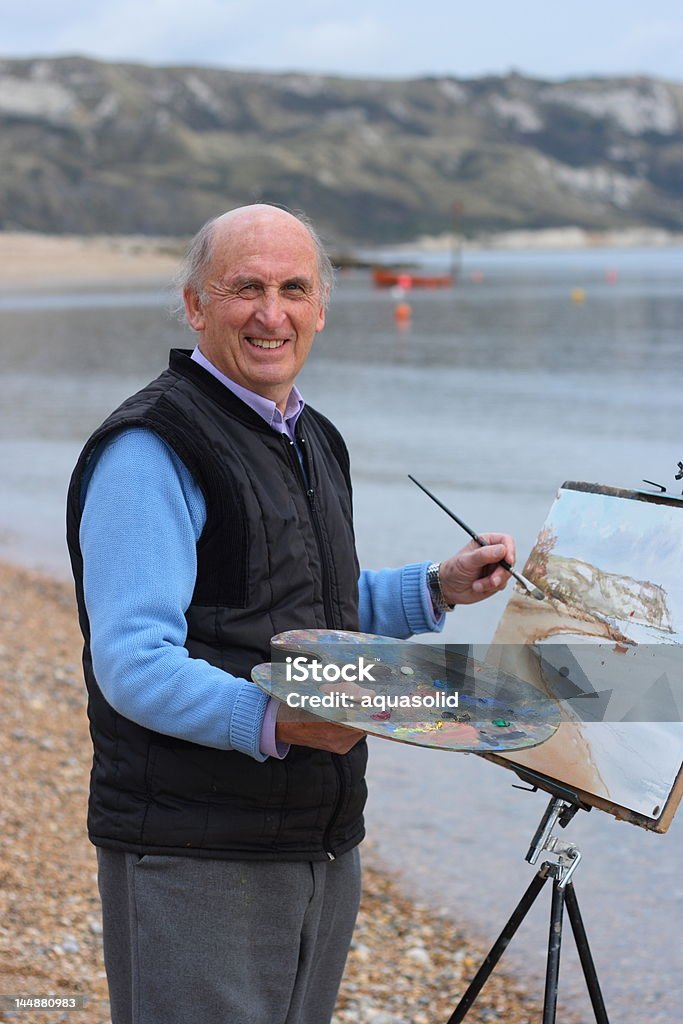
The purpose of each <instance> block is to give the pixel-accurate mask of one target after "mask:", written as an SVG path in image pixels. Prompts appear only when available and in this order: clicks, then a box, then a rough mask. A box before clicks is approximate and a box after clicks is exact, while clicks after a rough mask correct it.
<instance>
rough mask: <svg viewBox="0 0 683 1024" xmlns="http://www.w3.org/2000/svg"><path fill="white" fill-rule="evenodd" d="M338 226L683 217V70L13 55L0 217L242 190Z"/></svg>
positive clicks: (169, 227) (193, 223) (2, 124)
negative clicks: (192, 62) (396, 74)
mask: <svg viewBox="0 0 683 1024" xmlns="http://www.w3.org/2000/svg"><path fill="white" fill-rule="evenodd" d="M259 199H266V200H269V201H273V202H279V203H284V204H286V205H288V206H293V207H301V208H303V209H305V210H306V211H307V212H308V213H309V214H310V215H311V216H312V217H313V218H314V219H315V220H316V222H317V223H318V224H319V225H320V226H321V227H322V229H323V231H324V233H325V234H326V236H327V237H328V238H331V239H334V240H336V241H343V240H351V239H352V240H355V241H366V242H388V241H399V240H401V241H403V240H408V239H411V238H414V237H416V236H418V235H420V234H440V233H443V232H446V231H448V230H450V229H451V228H452V227H453V204H454V203H457V204H459V210H460V212H459V214H458V226H459V227H460V228H462V229H463V230H464V231H465V232H466V233H474V232H480V231H482V230H503V229H508V228H520V227H524V228H543V227H549V226H553V227H554V226H561V225H569V224H572V225H578V226H581V227H584V228H587V229H590V230H598V231H599V230H602V229H614V228H625V227H630V226H633V225H647V226H651V227H663V228H667V229H670V230H681V229H683V85H682V84H673V83H666V82H663V81H657V80H654V79H650V78H623V79H616V78H615V79H600V80H599V79H581V80H573V81H566V82H545V81H537V80H532V79H528V78H525V77H522V76H520V75H509V76H507V77H502V78H493V77H491V78H483V79H471V80H459V79H455V78H444V77H439V78H424V79H417V80H409V81H380V80H359V79H346V78H336V77H322V76H314V75H303V74H256V73H237V72H233V71H227V70H219V69H211V68H199V67H174V68H151V67H146V66H139V65H123V64H106V63H101V62H98V61H93V60H87V59H84V58H75V57H73V58H72V57H65V58H58V59H35V60H4V61H0V227H2V228H4V229H10V228H12V229H17V228H20V229H31V230H38V231H51V232H82V233H94V232H122V233H123V232H127V233H130V232H133V233H136V232H137V233H140V232H141V233H149V234H171V235H179V234H187V233H190V232H192V231H194V230H195V229H196V227H197V225H198V224H199V223H201V222H202V221H203V220H204V219H205V218H207V217H209V216H211V215H213V214H215V213H217V212H220V211H221V210H223V209H225V208H227V207H229V206H231V205H234V204H238V203H244V202H250V201H254V200H259Z"/></svg>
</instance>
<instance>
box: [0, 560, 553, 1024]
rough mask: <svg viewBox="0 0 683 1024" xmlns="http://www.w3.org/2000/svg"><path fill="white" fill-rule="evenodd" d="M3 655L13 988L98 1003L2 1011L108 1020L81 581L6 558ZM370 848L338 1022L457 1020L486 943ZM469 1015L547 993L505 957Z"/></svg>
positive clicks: (7, 951) (12, 991)
mask: <svg viewBox="0 0 683 1024" xmlns="http://www.w3.org/2000/svg"><path fill="white" fill-rule="evenodd" d="M0 659H1V663H2V667H3V673H2V675H3V685H2V687H1V688H0V717H1V719H2V723H3V728H2V731H1V733H0V768H1V771H2V800H1V803H0V836H1V840H0V842H1V844H2V859H1V867H0V871H1V882H0V996H5V997H7V996H12V997H21V996H49V995H52V996H61V997H71V996H78V997H83V999H84V1002H85V1007H84V1009H82V1010H79V1011H71V1010H68V1011H63V1010H57V1011H54V1010H20V1011H13V1010H8V1009H0V1024H3V1022H5V1024H8V1022H9V1021H15V1020H17V1021H19V1020H20V1021H29V1020H30V1021H33V1020H36V1021H41V1022H45V1024H53V1022H57V1021H66V1020H70V1021H73V1024H108V1022H109V1021H110V1016H109V1007H108V999H107V986H106V978H105V975H104V966H103V961H102V939H101V924H100V916H99V899H98V895H97V885H96V878H95V870H96V868H95V852H94V848H93V847H92V846H91V845H90V843H89V841H88V839H87V836H86V832H85V810H86V800H87V788H88V774H89V770H90V757H91V751H90V739H89V736H88V725H87V718H86V713H85V687H84V684H83V681H82V677H81V669H80V633H79V630H78V624H77V619H76V611H75V602H74V598H73V592H72V589H71V587H70V586H69V585H68V584H66V583H62V582H58V581H55V580H52V579H50V578H48V577H46V576H44V575H41V574H39V573H36V572H30V571H27V570H24V569H21V568H17V567H14V566H10V565H6V564H0ZM363 854H364V895H363V902H362V908H361V913H360V917H359V920H358V924H357V927H356V932H355V936H354V941H353V946H352V949H351V953H350V956H349V960H348V964H347V970H346V974H345V977H344V981H343V984H342V989H341V992H340V996H339V1002H338V1007H337V1011H336V1013H335V1017H334V1024H366V1022H368V1024H433V1022H440V1021H446V1020H447V1019H448V1017H449V1015H450V1013H451V1012H452V1010H453V1007H454V1006H455V1004H456V1002H457V999H458V997H459V995H460V994H461V993H462V991H463V990H464V988H465V986H466V984H467V981H468V980H469V978H470V977H471V976H472V974H473V973H474V971H475V970H476V969H477V967H478V966H479V963H480V961H481V959H482V958H483V955H484V954H485V952H486V950H485V949H483V948H480V947H478V946H476V945H473V944H472V943H471V942H470V941H469V940H468V937H467V936H466V935H465V934H463V932H462V931H461V930H460V929H459V928H458V926H457V925H456V923H455V922H453V921H452V920H450V919H449V918H448V916H447V915H445V914H442V913H440V912H439V911H438V909H436V910H434V909H432V908H427V907H425V906H420V905H416V904H415V903H412V902H410V901H409V900H407V899H406V898H405V897H404V896H403V895H402V894H401V892H400V888H399V885H398V883H397V881H396V880H395V879H394V878H393V877H392V876H391V874H390V873H389V872H387V870H386V869H385V867H384V866H383V864H382V863H381V861H380V860H379V858H378V856H377V854H376V853H375V852H373V848H372V837H370V839H369V840H368V841H366V843H365V844H364V846H363ZM5 1002H6V1000H5ZM74 1013H75V1016H73V1015H72V1014H74ZM467 1019H468V1021H471V1022H472V1024H483V1022H487V1024H488V1022H495V1021H505V1022H506V1024H531V1022H532V1021H538V1020H539V1019H540V994H539V993H533V994H530V993H528V992H527V991H525V988H524V986H523V985H522V984H521V983H519V982H518V980H517V979H515V978H513V977H511V976H509V975H506V974H505V972H504V971H502V970H498V971H496V973H495V974H494V976H493V977H492V978H491V979H490V980H489V982H488V984H487V986H486V987H485V989H484V990H483V992H482V994H481V995H480V997H479V999H478V1000H477V1002H476V1004H475V1006H474V1007H473V1009H472V1010H471V1011H470V1013H469V1015H468V1018H467ZM563 1019H565V1020H566V1019H567V1018H563Z"/></svg>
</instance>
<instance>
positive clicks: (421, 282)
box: [372, 267, 455, 288]
mask: <svg viewBox="0 0 683 1024" xmlns="http://www.w3.org/2000/svg"><path fill="white" fill-rule="evenodd" d="M372 280H373V284H375V286H376V287H378V288H395V287H397V286H398V287H399V288H450V287H451V286H452V285H454V284H455V278H454V276H453V275H452V274H422V273H420V272H419V271H413V270H396V269H392V268H391V267H373V268H372Z"/></svg>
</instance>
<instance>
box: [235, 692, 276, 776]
mask: <svg viewBox="0 0 683 1024" xmlns="http://www.w3.org/2000/svg"><path fill="white" fill-rule="evenodd" d="M269 700H270V698H269V697H268V694H267V693H263V692H262V691H261V690H259V688H258V686H256V684H255V683H249V682H245V684H244V686H243V687H242V688H241V689H240V691H239V693H238V694H237V698H236V700H235V703H234V704H233V708H232V714H231V716H230V734H229V740H230V747H231V749H232V750H239V751H240V753H242V754H248V755H249V757H253V758H254V760H255V761H265V760H266V757H267V755H266V754H264V753H262V751H261V746H260V741H261V729H262V726H263V718H264V716H265V713H266V708H267V706H268V701H269Z"/></svg>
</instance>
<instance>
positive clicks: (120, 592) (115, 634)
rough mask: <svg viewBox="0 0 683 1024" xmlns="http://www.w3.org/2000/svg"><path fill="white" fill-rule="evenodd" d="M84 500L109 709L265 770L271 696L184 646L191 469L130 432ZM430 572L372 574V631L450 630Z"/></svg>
mask: <svg viewBox="0 0 683 1024" xmlns="http://www.w3.org/2000/svg"><path fill="white" fill-rule="evenodd" d="M93 467H94V468H93ZM82 500H83V502H84V508H83V518H82V521H81V529H80V542H81V549H82V552H83V559H84V578H83V583H84V591H85V603H86V608H87V612H88V618H89V620H90V628H91V651H92V657H93V665H94V669H95V676H96V678H97V682H98V684H99V686H100V688H101V690H102V693H103V694H104V696H105V698H106V700H107V701H108V702H109V703H110V704H111V706H112V707H113V708H115V709H116V711H118V712H119V713H120V714H122V715H124V716H125V717H126V718H129V719H131V720H132V721H134V722H137V723H138V724H140V725H143V726H146V727H147V728H149V729H154V730H155V731H157V732H161V733H165V734H167V735H169V736H177V737H179V738H182V739H186V740H191V741H192V742H194V743H200V744H203V745H205V746H211V747H219V748H222V749H226V750H229V749H235V750H240V751H242V752H243V753H245V754H249V755H250V756H251V757H253V758H255V759H256V760H258V761H262V760H264V758H265V755H264V754H262V753H261V750H260V747H259V739H260V735H261V726H262V723H263V718H264V715H265V712H266V707H267V704H268V700H269V698H268V697H267V695H266V694H264V693H262V692H261V691H260V690H259V689H258V688H257V687H256V685H255V684H254V683H252V682H251V681H250V680H246V679H240V678H237V677H234V676H231V675H229V674H228V673H227V672H224V671H222V670H221V669H218V668H215V667H214V666H212V665H209V663H208V662H206V661H203V660H200V659H198V658H191V657H190V656H189V653H188V651H187V649H186V648H185V646H184V645H185V640H186V635H187V624H186V621H185V611H186V609H187V608H188V606H189V604H190V601H191V599H192V593H193V590H194V585H195V576H196V569H197V562H196V543H197V540H198V538H199V536H200V534H201V532H202V529H203V527H204V522H205V519H206V506H205V503H204V498H203V495H202V493H201V490H200V488H199V487H198V485H197V484H196V482H195V481H194V479H193V477H192V476H191V474H190V473H189V471H188V470H187V468H186V467H185V465H184V464H183V462H182V461H181V460H180V459H179V458H178V457H177V455H176V454H175V453H174V452H173V451H172V450H171V449H170V448H169V447H168V446H167V445H166V444H165V442H164V441H163V440H161V438H159V437H158V436H157V435H156V434H154V433H153V432H152V431H149V430H145V429H142V428H134V429H130V430H125V431H123V432H121V433H119V434H117V435H116V436H115V437H114V438H113V440H111V441H109V442H108V443H106V444H105V445H104V446H103V448H102V450H101V451H100V452H98V453H97V454H96V458H94V459H93V460H92V463H91V466H90V467H89V471H88V474H87V476H86V478H85V481H84V486H83V495H82ZM427 565H428V563H427V562H422V563H417V564H413V565H406V566H404V567H403V568H401V569H384V570H381V571H379V572H368V571H364V572H362V573H361V576H360V580H359V596H360V608H359V613H360V628H361V630H363V631H364V632H368V633H381V634H384V635H385V636H395V637H399V638H405V637H408V636H411V635H412V634H414V633H425V632H429V631H438V630H440V629H442V628H443V621H444V617H443V616H441V617H440V618H438V619H436V618H435V616H434V611H433V608H432V603H431V600H430V598H429V592H428V590H427V585H426V567H427Z"/></svg>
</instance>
